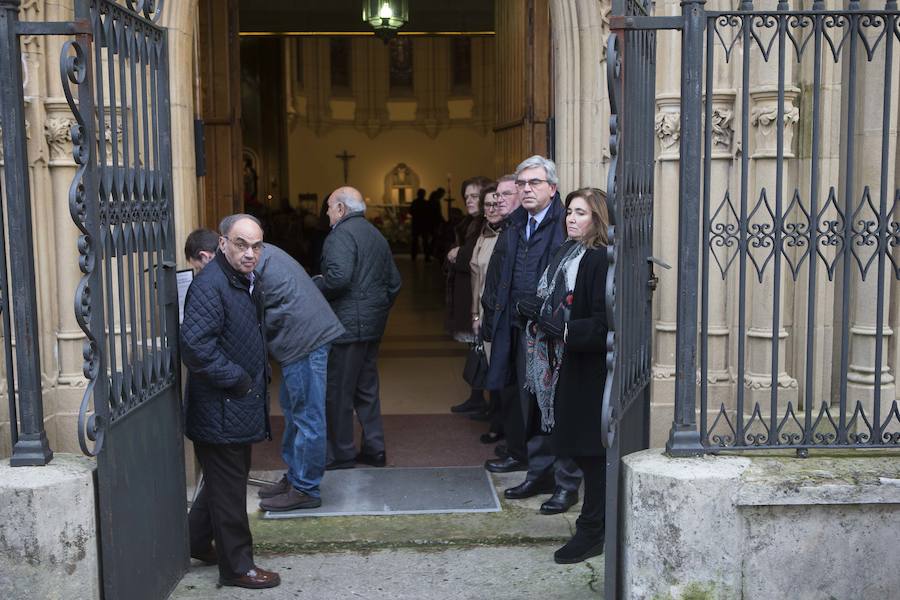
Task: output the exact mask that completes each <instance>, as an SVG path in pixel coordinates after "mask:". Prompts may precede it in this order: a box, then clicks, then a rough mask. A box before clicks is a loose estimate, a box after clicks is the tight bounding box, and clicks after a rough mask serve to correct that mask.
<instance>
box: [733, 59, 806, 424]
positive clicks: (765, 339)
mask: <svg viewBox="0 0 900 600" xmlns="http://www.w3.org/2000/svg"><path fill="white" fill-rule="evenodd" d="M760 77H761V78H764V80H765V79H770V78H774V74H772V73H768V72H766V73H765V74H763V75H760ZM786 77H789V76H786ZM798 95H799V89H797V88H795V87H793V86H787V87H786V90H785V99H784V159H785V160H786V161H787V160H789V159H791V158H794V152H793V149H792V141H793V134H794V127H795V126H796V124H797V121H798V120H799V110H798V109H797V107H796V106H795V101H796V99H797V96H798ZM777 98H778V94H777V90H776V89H775V88H774V87H773V86H772V85H771V84H770V83H769V82H767V81H766V82H764V83H762V84H761V85H757V87H756V88H755V89H753V90H751V92H750V108H749V110H750V125H751V127H752V129H751V137H752V145H750V144H747V143H746V142H745V144H744V147H745V151H749V152H750V167H749V168H750V181H751V185H750V190H749V192H748V194H749V197H748V198H747V211H748V216H749V218H750V229H749V237H750V239H749V246H750V248H749V253H750V256H749V257H748V268H747V292H746V303H747V314H748V323H749V327H748V329H747V359H746V361H747V362H746V366H747V370H746V372H745V375H744V385H745V386H746V388H747V390H748V392H749V393H748V395H747V403H746V404H745V408H746V410H747V412H748V413H749V412H752V410H753V408H754V406H755V403H756V402H759V404H760V411H761V413H762V414H767V413H768V407H769V406H770V396H771V390H772V353H773V348H775V345H774V344H775V343H777V349H778V372H777V374H776V375H777V377H776V381H777V385H778V388H779V391H778V398H779V403H780V406H784V405H786V403H787V402H791V403H792V406H794V407H795V408H796V406H797V397H798V384H797V380H796V379H795V378H794V377H792V376H791V375H789V374H788V373H787V371H786V370H785V364H786V359H787V354H786V341H787V337H788V332H787V329H786V327H785V323H790V321H791V314H790V313H789V312H788V311H787V307H788V306H789V304H788V302H787V299H788V295H789V294H790V293H791V290H792V288H793V286H792V281H791V277H790V270H789V267H788V264H787V263H786V262H785V261H784V257H783V256H782V255H781V254H780V253H779V252H777V249H776V248H775V241H774V240H775V238H774V235H775V233H774V227H775V213H776V195H777V193H778V189H777V179H776V168H777V162H778V160H777V152H776V143H777V140H776V137H777V121H778V118H777V116H778V101H777ZM748 146H750V147H748ZM787 174H788V170H787V169H785V175H784V178H783V181H782V185H781V191H782V195H783V204H782V214H784V213H786V212H787V211H788V208H789V205H790V201H791V190H793V187H794V186H793V185H790V182H789V180H788V176H787ZM775 261H780V262H781V263H782V264H781V276H780V279H776V277H775ZM776 286H778V287H779V288H780V296H779V299H778V300H777V303H778V304H777V306H778V309H779V312H780V318H779V323H778V326H777V329H776V328H775V327H773V319H774V314H775V306H776V304H775V302H776V300H775V288H776ZM776 338H777V342H773V340H774V339H776Z"/></svg>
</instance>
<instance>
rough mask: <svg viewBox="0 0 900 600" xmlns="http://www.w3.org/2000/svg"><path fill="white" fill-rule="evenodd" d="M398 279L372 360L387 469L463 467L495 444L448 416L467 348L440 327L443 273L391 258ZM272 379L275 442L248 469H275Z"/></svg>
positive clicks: (459, 397) (479, 428)
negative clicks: (484, 441)
mask: <svg viewBox="0 0 900 600" xmlns="http://www.w3.org/2000/svg"><path fill="white" fill-rule="evenodd" d="M395 260H396V261H397V267H398V268H399V269H400V274H401V277H402V278H403V288H402V289H401V291H400V296H399V297H398V298H397V302H396V303H395V304H394V307H393V309H392V310H391V314H390V318H389V320H388V326H387V331H386V332H385V336H384V338H383V340H382V344H381V353H380V357H379V360H378V371H379V375H380V379H381V410H382V414H383V415H384V425H385V440H386V444H387V454H388V463H389V464H390V465H392V466H403V467H418V466H464V465H475V464H481V463H482V462H483V461H484V460H485V459H487V458H491V457H493V447H492V446H485V445H483V444H480V443H479V442H478V436H479V435H480V434H481V433H483V432H484V431H486V430H487V426H486V424H484V423H479V422H475V421H472V420H471V419H468V418H467V417H464V416H459V415H452V414H450V406H451V405H453V404H457V403H459V402H462V401H463V400H465V399H466V398H467V397H468V395H469V391H470V390H469V388H468V386H467V385H466V383H465V382H464V381H463V379H462V369H463V363H464V362H465V355H466V347H465V345H464V344H460V343H458V342H455V341H453V339H452V338H450V337H449V336H448V335H446V333H445V332H444V318H445V314H444V313H445V308H444V307H445V302H444V274H443V273H442V271H441V268H440V266H439V265H438V264H437V263H434V262H432V263H424V262H423V261H422V259H421V258H420V259H419V260H418V261H417V262H416V263H413V262H412V261H411V260H410V259H409V256H406V255H403V256H396V257H395ZM279 383H280V373H278V372H277V370H276V373H275V375H274V378H273V388H272V394H271V396H272V401H271V404H272V414H273V417H274V418H273V423H272V425H273V430H274V431H273V437H274V439H275V440H276V442H273V443H263V444H257V445H256V446H255V447H254V460H253V463H254V464H253V468H254V469H260V470H265V469H279V468H281V460H280V458H279V455H278V452H279V450H278V444H277V440H280V435H281V432H282V431H283V427H284V424H283V421H282V419H281V418H280V417H279V415H280V414H281V409H280V407H279V406H278V394H277V389H278V387H277V386H278V385H279Z"/></svg>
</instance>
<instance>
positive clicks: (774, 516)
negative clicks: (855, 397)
mask: <svg viewBox="0 0 900 600" xmlns="http://www.w3.org/2000/svg"><path fill="white" fill-rule="evenodd" d="M622 494H623V496H622V507H623V509H622V510H623V514H622V519H623V526H622V529H621V530H620V531H621V533H622V543H621V548H622V554H621V561H622V577H623V581H622V586H623V587H622V589H623V597H624V598H653V599H655V600H656V599H658V600H680V599H687V598H691V599H700V598H703V599H709V600H713V599H716V600H718V599H721V600H731V599H732V598H743V599H745V600H755V599H760V600H762V599H769V598H791V599H792V600H807V599H809V600H819V599H821V598H892V597H895V596H896V595H897V590H898V589H900V571H898V570H897V568H896V561H895V560H892V558H891V557H894V556H896V550H895V547H896V539H895V538H896V532H897V531H898V528H900V463H898V461H897V459H896V456H895V455H890V454H888V453H884V454H860V453H852V452H845V453H844V454H843V455H836V454H830V455H822V456H815V455H814V456H812V457H810V458H807V459H798V458H794V457H793V456H792V455H790V454H788V453H783V454H782V455H776V454H768V455H765V456H758V455H754V456H707V457H703V458H687V459H685V458H680V459H672V458H668V457H666V456H664V455H663V454H662V453H661V452H660V451H659V450H647V451H644V452H639V453H636V454H632V455H630V456H627V457H625V459H624V487H623V490H622ZM786 565H790V568H785V566H786Z"/></svg>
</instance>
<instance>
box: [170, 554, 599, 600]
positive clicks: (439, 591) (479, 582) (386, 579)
mask: <svg viewBox="0 0 900 600" xmlns="http://www.w3.org/2000/svg"><path fill="white" fill-rule="evenodd" d="M556 547H557V545H555V544H553V545H548V544H542V545H534V546H518V547H515V546H512V547H484V546H481V547H478V546H476V547H466V548H452V549H444V550H435V549H427V550H423V549H410V548H401V549H395V550H378V551H374V552H337V553H322V554H307V555H294V556H277V555H270V556H259V557H258V562H259V564H260V565H262V566H265V567H266V568H271V569H273V570H276V571H278V572H279V573H280V574H281V577H282V584H281V586H279V587H277V588H274V589H271V590H240V589H237V588H229V587H222V588H218V587H217V585H216V583H217V580H218V569H217V568H216V567H192V568H191V571H190V573H188V575H187V577H185V578H184V579H183V580H182V582H181V585H180V586H179V587H178V589H177V590H176V591H175V593H174V594H173V595H172V598H173V599H176V600H200V599H206V598H210V599H212V598H216V599H223V600H225V599H232V598H234V599H237V598H254V599H255V598H258V599H259V600H268V599H274V598H316V599H322V600H343V599H345V598H346V599H351V600H355V599H366V600H380V599H382V598H385V599H390V600H406V599H410V600H412V599H415V600H424V599H428V600H482V599H484V600H488V599H490V600H506V599H510V600H512V599H516V600H529V599H532V598H534V599H536V600H537V599H541V600H581V599H592V600H597V599H599V598H602V593H601V592H602V587H603V559H602V557H598V558H594V559H591V560H589V561H586V562H583V563H580V564H577V565H557V564H555V563H554V562H553V559H552V553H553V550H555V549H556Z"/></svg>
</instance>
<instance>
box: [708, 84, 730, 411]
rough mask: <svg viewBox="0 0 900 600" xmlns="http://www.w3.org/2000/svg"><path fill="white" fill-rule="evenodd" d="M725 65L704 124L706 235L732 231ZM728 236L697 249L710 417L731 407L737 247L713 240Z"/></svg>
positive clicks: (728, 109)
mask: <svg viewBox="0 0 900 600" xmlns="http://www.w3.org/2000/svg"><path fill="white" fill-rule="evenodd" d="M730 83H731V82H730V81H729V78H728V72H727V71H721V70H720V71H717V73H716V77H715V79H714V91H713V97H712V105H713V108H712V121H711V122H710V123H708V124H707V125H706V127H707V128H709V129H710V130H711V133H710V135H711V137H712V154H711V155H710V190H709V199H710V207H709V217H710V220H711V225H710V233H711V236H716V235H718V234H722V233H724V234H725V235H726V236H727V235H728V233H727V232H730V231H736V229H737V218H736V217H737V215H736V214H735V211H734V206H735V205H734V202H735V195H734V190H733V189H732V187H731V185H730V184H731V175H732V173H731V171H732V165H733V162H734V99H735V95H736V92H735V91H734V90H733V89H730ZM727 239H728V238H718V237H713V239H707V240H704V248H703V251H704V252H706V253H707V254H706V260H707V261H708V265H709V297H708V313H707V323H708V325H707V335H708V342H707V344H708V346H707V372H706V383H707V386H708V392H709V396H708V406H709V413H710V418H711V420H712V419H714V418H715V417H714V416H713V415H715V411H717V410H718V409H719V408H720V407H721V405H722V404H725V405H726V406H727V407H728V408H733V407H734V400H735V395H734V385H733V380H732V372H731V370H730V369H729V366H730V365H729V356H730V345H729V340H730V339H732V338H731V337H730V333H731V330H730V328H729V323H728V311H727V306H728V281H730V280H731V281H733V280H734V279H736V278H737V273H738V269H737V268H736V264H735V263H734V262H730V264H729V261H731V259H732V258H733V257H734V256H735V254H736V252H737V243H736V241H734V240H728V241H730V242H732V243H731V245H730V246H729V245H727V243H726V244H725V245H723V246H720V245H718V244H717V241H720V240H721V241H723V242H724V241H725V240H727Z"/></svg>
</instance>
